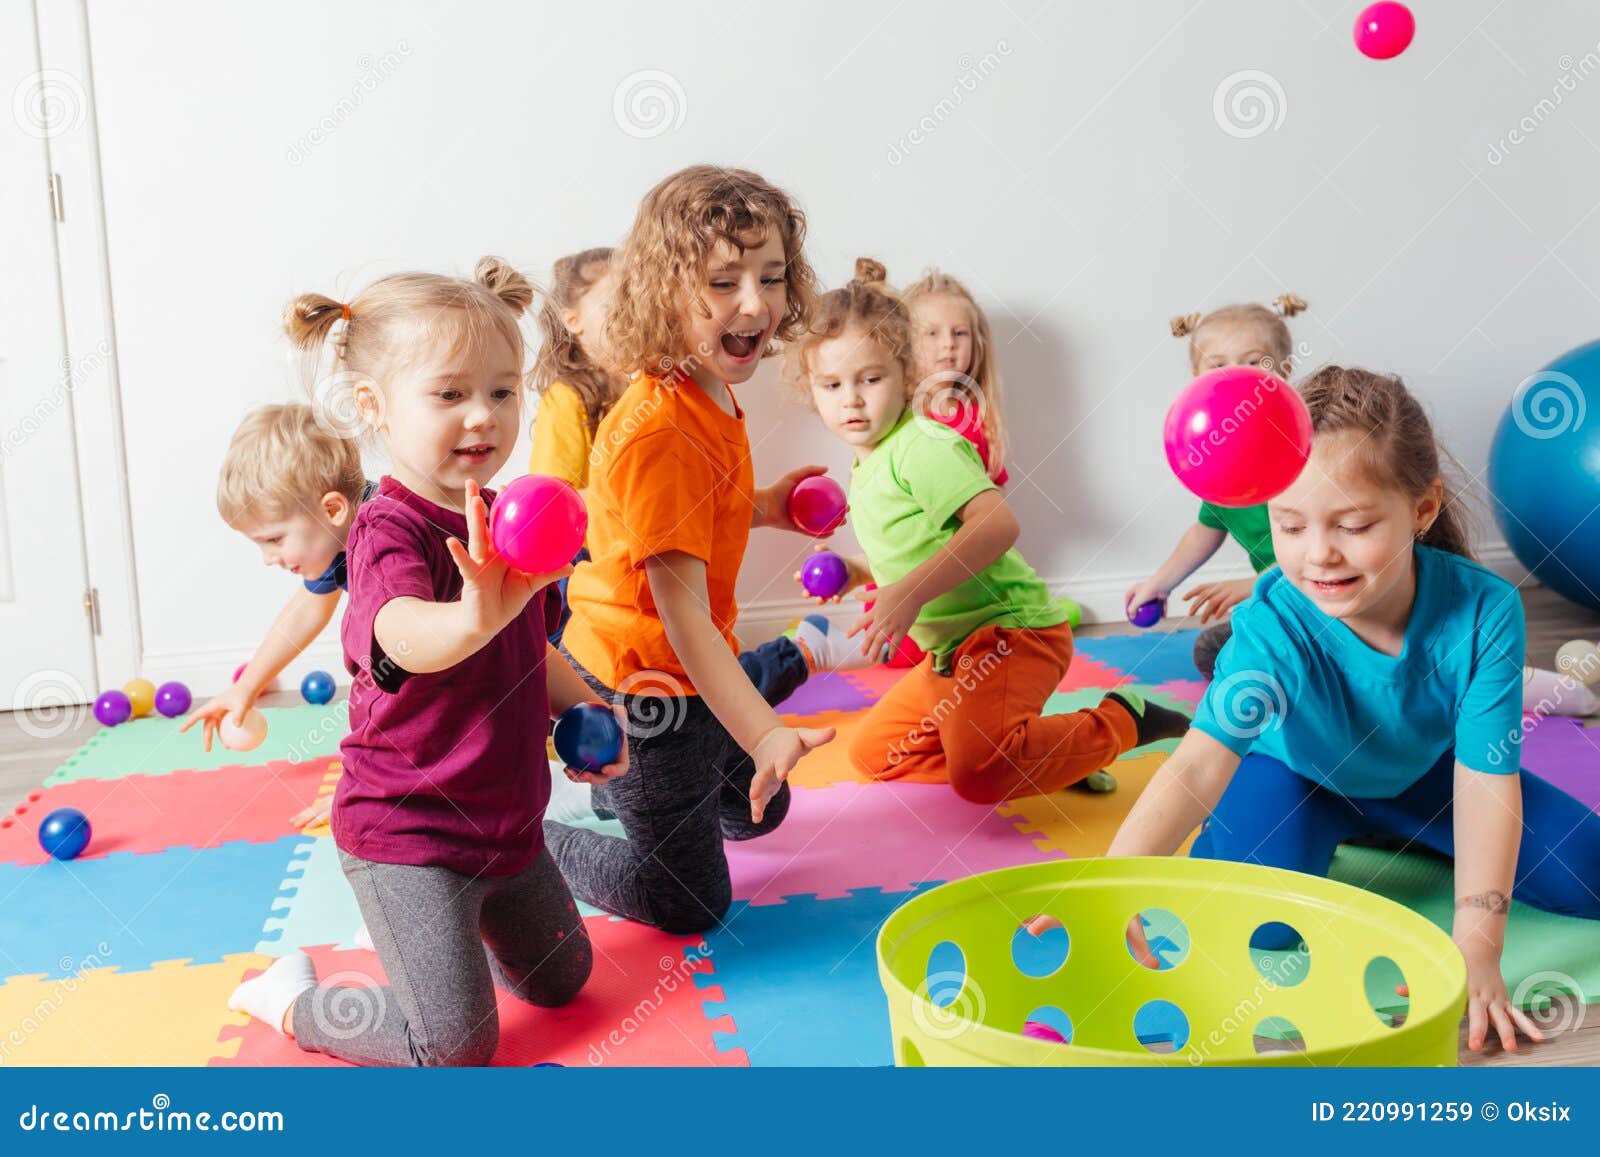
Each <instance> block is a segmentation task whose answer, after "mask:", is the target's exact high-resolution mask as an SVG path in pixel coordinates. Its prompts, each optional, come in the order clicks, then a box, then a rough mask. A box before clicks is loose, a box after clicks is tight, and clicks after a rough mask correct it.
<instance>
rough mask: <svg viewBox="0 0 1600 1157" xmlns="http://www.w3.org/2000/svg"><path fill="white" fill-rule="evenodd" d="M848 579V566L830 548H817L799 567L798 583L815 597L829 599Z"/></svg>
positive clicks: (842, 587) (842, 588)
mask: <svg viewBox="0 0 1600 1157" xmlns="http://www.w3.org/2000/svg"><path fill="white" fill-rule="evenodd" d="M849 581H850V568H849V567H847V566H846V565H845V563H844V559H842V558H840V557H839V556H838V555H836V554H834V553H833V551H831V550H819V551H817V553H816V554H813V555H812V556H811V557H810V558H808V559H806V562H805V565H804V566H802V567H801V568H800V585H801V586H803V587H805V589H806V594H808V595H810V596H811V597H812V598H815V599H831V598H833V596H834V595H836V594H838V593H839V592H840V591H842V590H844V588H845V584H846V583H848V582H849Z"/></svg>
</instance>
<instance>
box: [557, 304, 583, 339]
mask: <svg viewBox="0 0 1600 1157" xmlns="http://www.w3.org/2000/svg"><path fill="white" fill-rule="evenodd" d="M561 324H562V325H564V326H566V327H567V332H568V333H570V334H571V335H572V336H573V337H582V336H583V329H582V327H581V326H579V325H578V311H577V310H575V309H563V310H562V311H561Z"/></svg>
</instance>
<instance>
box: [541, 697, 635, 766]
mask: <svg viewBox="0 0 1600 1157" xmlns="http://www.w3.org/2000/svg"><path fill="white" fill-rule="evenodd" d="M555 741H556V754H557V755H559V756H560V757H561V759H562V760H563V762H565V763H566V765H567V766H568V767H575V768H577V769H578V770H579V771H599V770H600V769H601V768H602V767H605V766H607V765H608V764H612V763H615V762H616V761H617V757H618V756H620V755H621V754H622V725H621V724H619V723H618V722H617V717H616V716H615V715H613V714H612V712H611V708H609V707H607V706H606V705H605V704H604V703H579V704H578V705H577V706H576V707H569V708H567V709H566V710H565V711H563V712H562V713H561V718H560V719H558V720H556V730H555Z"/></svg>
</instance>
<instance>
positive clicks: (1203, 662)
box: [1194, 619, 1233, 682]
mask: <svg viewBox="0 0 1600 1157" xmlns="http://www.w3.org/2000/svg"><path fill="white" fill-rule="evenodd" d="M1231 638H1233V620H1232V619H1223V620H1222V622H1220V623H1212V624H1211V625H1210V626H1209V627H1206V628H1205V629H1203V630H1202V631H1201V632H1200V634H1199V635H1197V636H1196V637H1195V640H1194V665H1195V666H1196V667H1197V668H1199V670H1200V678H1202V679H1205V680H1207V681H1208V682H1209V681H1210V679H1211V677H1212V676H1213V675H1214V674H1215V673H1216V670H1217V656H1218V655H1220V654H1221V653H1222V648H1223V647H1225V646H1227V645H1228V640H1229V639H1231Z"/></svg>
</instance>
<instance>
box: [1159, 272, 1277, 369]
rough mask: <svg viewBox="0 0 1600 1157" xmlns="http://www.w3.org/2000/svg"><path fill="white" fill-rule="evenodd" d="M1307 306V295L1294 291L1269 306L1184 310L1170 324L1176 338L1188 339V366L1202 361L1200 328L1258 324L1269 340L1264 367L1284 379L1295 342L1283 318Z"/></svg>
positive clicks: (1247, 304) (1275, 299) (1193, 365)
mask: <svg viewBox="0 0 1600 1157" xmlns="http://www.w3.org/2000/svg"><path fill="white" fill-rule="evenodd" d="M1305 308H1306V302H1305V298H1303V297H1300V296H1299V295H1297V294H1293V293H1280V294H1278V296H1277V297H1274V298H1273V299H1272V302H1271V304H1269V305H1256V304H1254V303H1244V304H1240V305H1224V306H1223V307H1222V308H1220V309H1213V310H1212V311H1211V312H1210V313H1208V314H1205V315H1204V316H1202V315H1200V314H1199V313H1185V314H1182V315H1180V316H1178V317H1175V318H1173V319H1172V321H1171V322H1170V323H1169V325H1170V326H1171V328H1172V336H1173V337H1186V338H1188V339H1189V366H1190V368H1191V369H1194V368H1197V367H1198V366H1199V362H1200V344H1199V343H1200V331H1201V330H1203V329H1206V328H1208V327H1211V326H1256V327H1257V328H1258V329H1259V330H1260V332H1261V333H1262V334H1263V335H1265V337H1266V339H1267V350H1266V353H1267V359H1268V360H1267V365H1266V366H1265V367H1264V368H1265V369H1268V370H1270V371H1272V372H1273V373H1275V374H1277V375H1278V376H1279V377H1280V378H1283V379H1285V380H1287V379H1288V377H1289V372H1288V370H1289V365H1290V358H1291V355H1293V353H1294V342H1293V339H1292V338H1290V336H1289V327H1288V326H1287V325H1285V324H1284V320H1283V319H1284V318H1286V317H1293V316H1295V314H1297V313H1301V312H1303V311H1304V310H1305Z"/></svg>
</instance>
